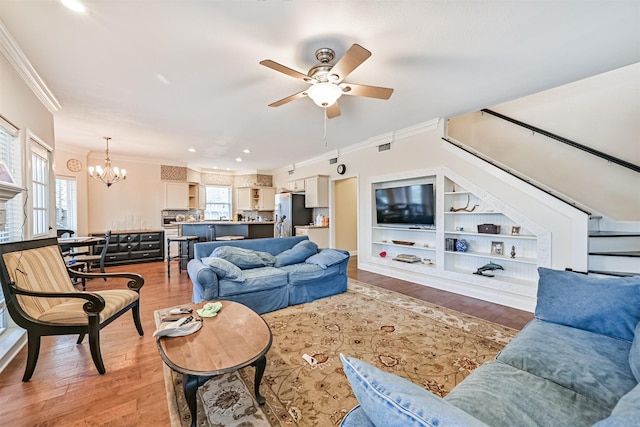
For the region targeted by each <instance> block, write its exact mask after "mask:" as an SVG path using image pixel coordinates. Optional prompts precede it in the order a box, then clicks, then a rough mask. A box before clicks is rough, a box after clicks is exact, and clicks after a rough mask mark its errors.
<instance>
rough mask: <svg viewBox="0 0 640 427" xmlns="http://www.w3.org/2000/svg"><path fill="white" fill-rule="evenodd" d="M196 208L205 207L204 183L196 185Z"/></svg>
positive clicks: (205, 193) (201, 208) (204, 208)
mask: <svg viewBox="0 0 640 427" xmlns="http://www.w3.org/2000/svg"><path fill="white" fill-rule="evenodd" d="M198 209H200V210H203V211H204V210H206V209H207V186H206V185H204V184H199V185H198Z"/></svg>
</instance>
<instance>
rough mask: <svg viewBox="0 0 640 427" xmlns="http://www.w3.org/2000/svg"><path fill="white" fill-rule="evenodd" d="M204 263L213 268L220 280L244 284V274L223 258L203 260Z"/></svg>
mask: <svg viewBox="0 0 640 427" xmlns="http://www.w3.org/2000/svg"><path fill="white" fill-rule="evenodd" d="M202 263H203V264H206V265H208V266H209V267H211V269H212V270H213V271H214V272H215V273H216V275H217V276H218V277H219V278H220V279H227V280H233V281H234V282H244V280H245V279H244V274H243V273H242V270H240V269H239V268H238V267H237V266H236V265H234V264H231V263H230V262H229V261H227V260H224V259H222V258H203V259H202Z"/></svg>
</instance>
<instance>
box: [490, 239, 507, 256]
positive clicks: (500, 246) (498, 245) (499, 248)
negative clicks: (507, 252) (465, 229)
mask: <svg viewBox="0 0 640 427" xmlns="http://www.w3.org/2000/svg"><path fill="white" fill-rule="evenodd" d="M491 255H504V242H495V241H494V242H491Z"/></svg>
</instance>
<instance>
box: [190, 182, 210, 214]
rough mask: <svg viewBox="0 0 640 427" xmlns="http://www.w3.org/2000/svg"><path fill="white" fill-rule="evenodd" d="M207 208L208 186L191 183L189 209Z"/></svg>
mask: <svg viewBox="0 0 640 427" xmlns="http://www.w3.org/2000/svg"><path fill="white" fill-rule="evenodd" d="M206 208H207V187H206V186H205V185H204V184H198V183H193V182H192V183H190V184H189V209H202V210H205V209H206Z"/></svg>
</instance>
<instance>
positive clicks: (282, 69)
mask: <svg viewBox="0 0 640 427" xmlns="http://www.w3.org/2000/svg"><path fill="white" fill-rule="evenodd" d="M260 64H261V65H264V66H265V67H268V68H271V69H272V70H276V71H280V72H281V73H284V74H286V75H288V76H291V77H293V78H294V79H299V80H302V81H305V82H307V83H310V82H312V81H313V79H312V78H311V77H309V76H307V75H306V74H302V73H301V72H299V71H296V70H292V69H291V68H289V67H285V66H284V65H282V64H278V63H277V62H274V61H272V60H270V59H265V60H264V61H260Z"/></svg>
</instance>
